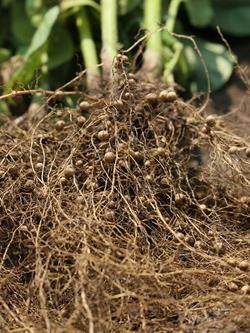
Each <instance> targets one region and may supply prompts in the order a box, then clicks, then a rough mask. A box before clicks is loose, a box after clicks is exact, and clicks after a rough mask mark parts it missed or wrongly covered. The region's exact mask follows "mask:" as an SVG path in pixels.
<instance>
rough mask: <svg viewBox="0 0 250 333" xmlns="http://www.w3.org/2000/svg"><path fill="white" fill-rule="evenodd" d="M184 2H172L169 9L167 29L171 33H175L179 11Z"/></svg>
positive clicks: (176, 0)
mask: <svg viewBox="0 0 250 333" xmlns="http://www.w3.org/2000/svg"><path fill="white" fill-rule="evenodd" d="M182 1H183V0H171V2H170V5H169V7H168V17H167V22H166V28H167V30H168V32H170V33H171V32H173V31H174V27H175V22H176V17H177V13H178V9H179V6H180V4H181V2H182Z"/></svg>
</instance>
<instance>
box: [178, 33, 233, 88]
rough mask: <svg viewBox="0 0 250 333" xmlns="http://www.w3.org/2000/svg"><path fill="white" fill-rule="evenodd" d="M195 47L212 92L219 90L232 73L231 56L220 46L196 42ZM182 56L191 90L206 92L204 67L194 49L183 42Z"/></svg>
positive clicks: (203, 41) (202, 41)
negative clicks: (188, 72)
mask: <svg viewBox="0 0 250 333" xmlns="http://www.w3.org/2000/svg"><path fill="white" fill-rule="evenodd" d="M196 43H197V46H198V48H199V50H200V53H201V55H202V57H203V59H204V62H205V64H206V67H207V70H208V73H209V80H210V84H211V89H212V90H217V89H219V88H221V87H222V86H223V85H224V84H225V83H226V82H227V81H228V80H229V78H230V76H231V74H232V72H233V66H234V61H233V56H232V55H231V54H230V53H229V52H228V51H227V49H226V48H225V47H224V46H223V45H220V44H214V43H210V42H207V41H205V40H201V39H199V40H196ZM184 55H185V58H186V61H187V63H188V66H189V71H190V76H191V77H190V79H191V90H192V91H207V88H208V87H207V78H206V74H205V69H204V66H203V65H202V62H201V59H200V57H199V55H198V54H197V52H196V51H195V50H194V47H193V46H192V45H191V44H190V43H189V42H185V48H184Z"/></svg>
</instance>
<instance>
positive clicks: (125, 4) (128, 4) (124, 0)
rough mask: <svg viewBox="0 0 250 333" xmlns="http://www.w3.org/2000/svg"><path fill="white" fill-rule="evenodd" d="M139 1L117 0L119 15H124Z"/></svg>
mask: <svg viewBox="0 0 250 333" xmlns="http://www.w3.org/2000/svg"><path fill="white" fill-rule="evenodd" d="M140 3H141V1H140V0H119V1H118V11H119V14H120V15H126V14H128V13H129V12H131V11H132V10H134V9H135V8H136V7H138V6H139V4H140Z"/></svg>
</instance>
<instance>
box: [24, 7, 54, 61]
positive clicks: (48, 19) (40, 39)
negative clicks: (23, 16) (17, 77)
mask: <svg viewBox="0 0 250 333" xmlns="http://www.w3.org/2000/svg"><path fill="white" fill-rule="evenodd" d="M59 12H60V10H59V6H54V7H52V8H50V9H49V10H48V11H47V13H46V14H45V15H44V17H43V20H42V21H41V23H40V25H39V27H38V28H37V30H36V32H35V34H34V36H33V38H32V41H31V44H30V47H29V49H28V51H27V54H26V57H27V58H28V57H30V56H31V55H32V54H33V53H34V52H36V51H37V50H38V49H39V48H40V47H41V46H43V45H44V44H45V43H46V42H47V40H48V38H49V35H50V33H51V30H52V28H53V26H54V24H55V22H56V20H57V18H58V15H59Z"/></svg>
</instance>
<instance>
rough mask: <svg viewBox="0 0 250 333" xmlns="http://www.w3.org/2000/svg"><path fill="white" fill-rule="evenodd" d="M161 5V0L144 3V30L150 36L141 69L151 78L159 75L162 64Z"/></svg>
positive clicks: (149, 0)
mask: <svg viewBox="0 0 250 333" xmlns="http://www.w3.org/2000/svg"><path fill="white" fill-rule="evenodd" d="M161 3H162V1H161V0H154V1H152V0H145V1H144V28H145V29H146V30H147V31H148V32H149V33H150V34H152V35H151V36H150V37H149V39H148V42H147V47H146V51H145V55H144V65H143V67H144V71H145V73H146V74H149V75H152V76H157V75H158V74H159V72H160V69H161V62H162V40H161V31H159V24H160V22H161Z"/></svg>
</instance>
